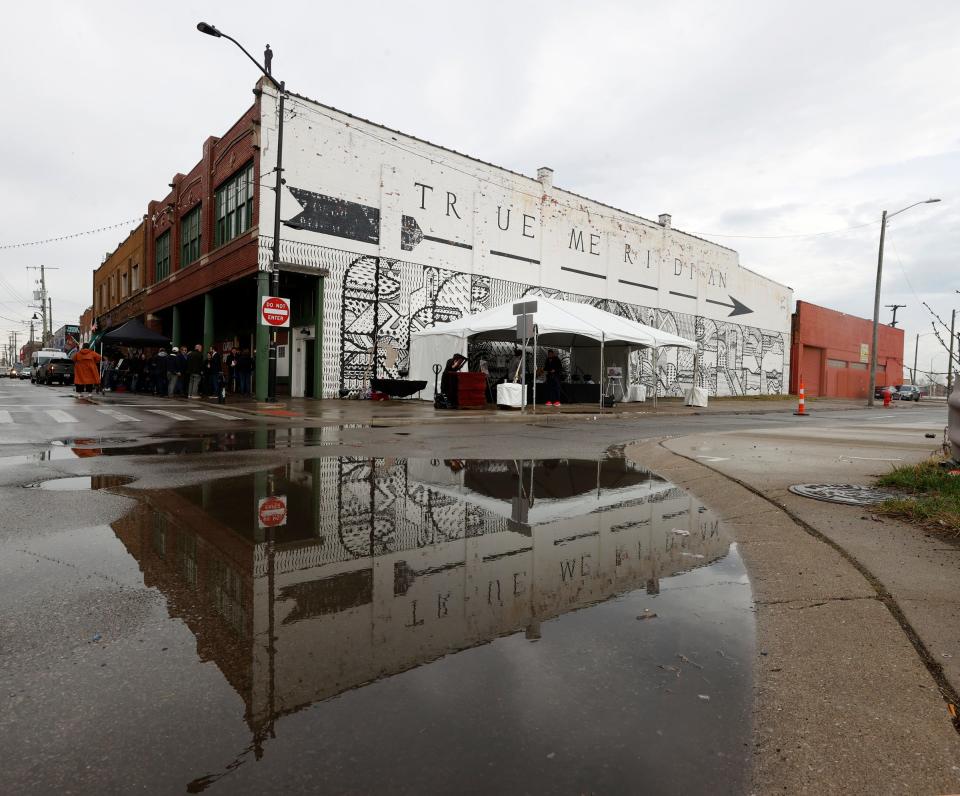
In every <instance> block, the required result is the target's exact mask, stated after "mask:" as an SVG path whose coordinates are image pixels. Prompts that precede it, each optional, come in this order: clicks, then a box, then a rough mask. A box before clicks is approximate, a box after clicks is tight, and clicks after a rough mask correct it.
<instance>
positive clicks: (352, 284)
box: [261, 240, 789, 397]
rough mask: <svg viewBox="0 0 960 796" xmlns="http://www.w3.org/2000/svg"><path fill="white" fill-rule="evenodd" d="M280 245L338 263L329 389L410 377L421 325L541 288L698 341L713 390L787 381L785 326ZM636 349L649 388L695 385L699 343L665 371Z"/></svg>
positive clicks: (328, 335)
mask: <svg viewBox="0 0 960 796" xmlns="http://www.w3.org/2000/svg"><path fill="white" fill-rule="evenodd" d="M265 246H266V249H267V250H269V241H268V240H266V241H262V242H261V251H262V252H263V251H264V248H265ZM281 249H282V251H283V252H284V257H285V259H288V260H292V261H294V262H299V263H302V264H304V265H311V266H314V267H318V268H327V269H328V270H329V277H328V278H327V280H326V294H325V305H324V306H325V320H324V341H323V345H324V360H325V361H324V395H325V396H326V397H333V396H336V395H337V394H338V393H339V391H340V390H360V389H363V388H364V387H365V386H366V385H367V384H368V382H369V379H370V377H371V375H372V374H373V372H374V365H376V373H377V374H378V375H379V376H381V377H386V378H403V377H404V376H405V375H406V371H407V368H408V364H409V352H410V335H411V333H412V332H415V331H418V330H420V329H425V328H428V327H431V326H433V325H434V324H438V323H446V322H447V321H452V320H456V319H458V318H460V317H462V316H464V315H466V314H471V313H476V312H480V311H483V310H486V309H490V308H492V307H496V306H499V305H501V304H504V303H507V302H510V301H515V300H517V299H520V298H523V297H525V296H537V295H544V296H553V297H556V298H561V299H565V300H567V301H576V302H582V303H586V304H591V305H593V306H595V307H598V308H600V309H603V310H606V311H608V312H612V313H615V314H617V315H621V316H624V317H627V318H630V319H631V320H635V321H638V322H640V323H644V324H648V325H650V326H654V327H656V328H658V329H663V330H665V331H669V332H672V333H674V334H678V335H680V336H682V337H686V338H688V339H691V340H696V341H697V344H698V347H699V365H698V370H697V376H698V381H699V384H698V386H701V387H704V388H706V389H707V390H708V392H709V394H710V395H720V396H722V395H763V394H776V393H783V392H785V390H786V386H787V379H788V372H787V356H786V355H787V349H788V346H789V343H788V341H787V339H786V336H785V335H784V334H783V333H782V332H777V331H769V330H765V329H760V328H757V327H755V326H749V325H747V324H745V323H737V322H736V321H734V320H717V319H713V318H706V317H703V316H697V315H691V314H687V313H682V312H677V311H674V310H665V309H657V308H653V307H646V306H643V305H639V304H631V303H628V302H623V301H615V300H612V299H602V298H597V297H594V296H587V295H583V294H578V293H571V292H567V291H560V290H555V289H550V288H546V287H541V286H537V285H531V284H525V283H522V282H514V281H510V280H506V279H500V278H496V277H490V276H484V275H479V274H469V273H463V272H458V271H453V270H447V269H443V268H437V267H434V266H427V265H421V264H418V263H413V262H406V261H403V260H397V259H390V258H385V257H375V256H372V255H358V254H356V253H354V252H348V251H344V250H341V249H333V248H329V247H325V246H315V245H310V244H303V243H292V242H288V241H283V242H282V246H281ZM375 334H376V346H375V345H374V342H375V341H374V335H375ZM374 351H376V363H374ZM632 356H633V357H634V360H633V361H632V362H631V367H630V374H631V379H632V381H633V382H635V383H642V384H645V385H646V386H647V390H648V393H649V392H650V391H651V390H652V389H653V388H654V385H656V389H657V394H658V395H659V396H682V395H683V394H684V392H685V391H686V390H687V389H689V388H690V387H691V386H692V383H693V380H694V355H693V352H691V351H684V350H679V349H664V350H663V351H661V353H660V355H659V357H658V359H657V372H656V373H654V363H653V358H652V356H651V354H650V353H649V352H647V351H635V352H634V353H633V355H632ZM494 358H495V355H494Z"/></svg>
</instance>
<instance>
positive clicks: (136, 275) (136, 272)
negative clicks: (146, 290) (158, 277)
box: [130, 263, 140, 291]
mask: <svg viewBox="0 0 960 796" xmlns="http://www.w3.org/2000/svg"><path fill="white" fill-rule="evenodd" d="M139 289H140V263H134V264H133V265H132V266H131V268H130V290H131V291H134V290H139Z"/></svg>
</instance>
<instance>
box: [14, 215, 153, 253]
mask: <svg viewBox="0 0 960 796" xmlns="http://www.w3.org/2000/svg"><path fill="white" fill-rule="evenodd" d="M140 220H141V219H139V218H133V219H130V220H129V221H121V222H120V223H118V224H108V225H107V226H105V227H97V228H96V229H87V230H84V231H83V232H73V233H71V234H69V235H59V236H58V237H56V238H46V239H45V240H31V241H25V242H23V243H3V244H0V249H23V248H26V247H27V246H43V245H44V244H46V243H56V242H57V241H59V240H69V239H70V238H80V237H82V236H84V235H96V234H97V233H98V232H106V231H107V230H110V229H116V228H117V227H125V226H127V225H128V224H134V223H137V222H139V221H140Z"/></svg>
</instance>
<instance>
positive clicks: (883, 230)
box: [867, 199, 940, 406]
mask: <svg viewBox="0 0 960 796" xmlns="http://www.w3.org/2000/svg"><path fill="white" fill-rule="evenodd" d="M939 201H940V200H939V199H925V200H924V201H922V202H914V203H913V204H912V205H907V206H906V207H904V208H902V209H901V210H897V211H896V212H895V213H890V214H889V215H888V214H887V211H886V210H884V211H883V215H882V216H881V217H880V250H879V252H877V287H876V290H875V292H874V294H873V334H872V335H871V338H872V339H871V340H870V386H869V388H868V389H867V406H873V393H874V392H875V391H876V388H877V326H878V324H879V323H880V282H881V275H882V273H883V242H884V238H885V237H886V234H887V221H888V220H889V219H891V218H893V217H894V216H898V215H900V214H901V213H905V212H906V211H907V210H909V209H910V208H911V207H916V206H917V205H929V204H934V203H935V202H939Z"/></svg>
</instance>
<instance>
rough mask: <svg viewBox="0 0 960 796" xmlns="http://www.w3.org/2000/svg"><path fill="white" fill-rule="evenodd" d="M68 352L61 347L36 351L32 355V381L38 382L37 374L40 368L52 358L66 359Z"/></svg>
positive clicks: (33, 382) (32, 382)
mask: <svg viewBox="0 0 960 796" xmlns="http://www.w3.org/2000/svg"><path fill="white" fill-rule="evenodd" d="M66 356H67V353H66V352H65V351H61V350H60V349H59V348H41V349H40V350H39V351H34V352H33V354H32V355H31V357H30V383H31V384H36V383H37V375H38V374H39V372H40V368H42V367H43V366H44V365H46V364H47V363H48V362H49V361H50V360H51V359H65V358H66Z"/></svg>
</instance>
